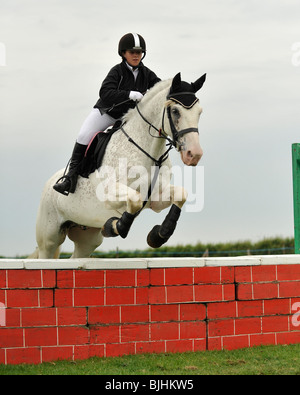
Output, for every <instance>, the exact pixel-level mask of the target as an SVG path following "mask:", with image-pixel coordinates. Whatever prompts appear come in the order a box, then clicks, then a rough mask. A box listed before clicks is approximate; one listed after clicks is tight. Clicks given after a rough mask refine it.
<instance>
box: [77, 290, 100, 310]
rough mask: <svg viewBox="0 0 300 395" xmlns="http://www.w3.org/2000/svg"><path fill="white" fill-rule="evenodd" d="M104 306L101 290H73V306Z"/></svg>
mask: <svg viewBox="0 0 300 395" xmlns="http://www.w3.org/2000/svg"><path fill="white" fill-rule="evenodd" d="M102 305H104V289H103V288H76V289H75V290H74V306H78V307H81V306H82V307H85V306H86V307H89V306H102Z"/></svg>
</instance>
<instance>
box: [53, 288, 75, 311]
mask: <svg viewBox="0 0 300 395" xmlns="http://www.w3.org/2000/svg"><path fill="white" fill-rule="evenodd" d="M54 306H56V307H72V306H74V290H73V289H55V291H54Z"/></svg>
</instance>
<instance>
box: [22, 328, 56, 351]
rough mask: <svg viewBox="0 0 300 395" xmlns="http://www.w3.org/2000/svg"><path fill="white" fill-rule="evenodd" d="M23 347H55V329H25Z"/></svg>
mask: <svg viewBox="0 0 300 395" xmlns="http://www.w3.org/2000/svg"><path fill="white" fill-rule="evenodd" d="M24 333H25V347H41V346H56V345H57V328H55V327H50V328H49V327H47V328H26V329H24Z"/></svg>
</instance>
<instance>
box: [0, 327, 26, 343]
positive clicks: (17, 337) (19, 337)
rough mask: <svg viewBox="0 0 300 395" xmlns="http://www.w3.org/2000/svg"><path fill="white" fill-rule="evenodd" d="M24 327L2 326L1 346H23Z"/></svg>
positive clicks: (0, 333) (0, 328) (0, 330)
mask: <svg viewBox="0 0 300 395" xmlns="http://www.w3.org/2000/svg"><path fill="white" fill-rule="evenodd" d="M23 342H24V340H23V329H21V328H4V327H0V348H6V347H22V346H23Z"/></svg>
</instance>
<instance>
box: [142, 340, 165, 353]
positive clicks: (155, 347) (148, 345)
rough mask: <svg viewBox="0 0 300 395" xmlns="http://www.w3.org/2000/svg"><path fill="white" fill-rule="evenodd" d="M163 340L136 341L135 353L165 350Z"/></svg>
mask: <svg viewBox="0 0 300 395" xmlns="http://www.w3.org/2000/svg"><path fill="white" fill-rule="evenodd" d="M165 343H166V342H164V341H157V342H137V343H136V353H137V354H144V353H151V354H152V353H156V354H157V353H163V352H166V349H165Z"/></svg>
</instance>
